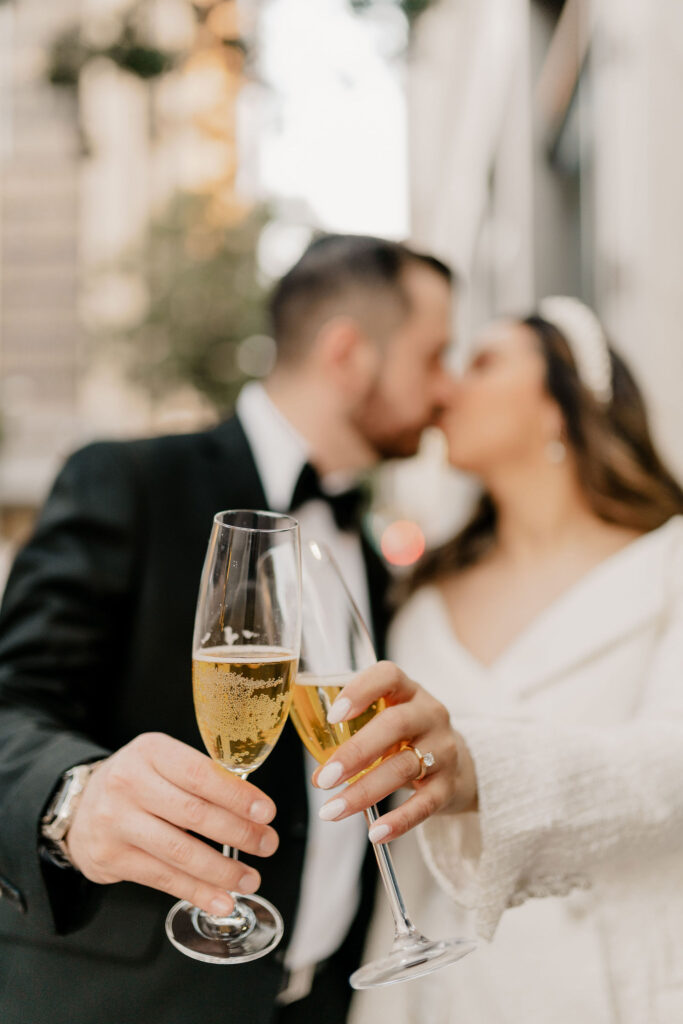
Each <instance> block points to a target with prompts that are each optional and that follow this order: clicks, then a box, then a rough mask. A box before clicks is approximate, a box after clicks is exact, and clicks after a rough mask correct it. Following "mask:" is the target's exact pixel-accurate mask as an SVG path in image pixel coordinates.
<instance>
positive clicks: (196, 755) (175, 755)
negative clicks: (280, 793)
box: [130, 733, 277, 824]
mask: <svg viewBox="0 0 683 1024" xmlns="http://www.w3.org/2000/svg"><path fill="white" fill-rule="evenodd" d="M133 745H138V746H139V748H140V750H141V751H142V752H143V753H144V756H145V757H147V758H148V759H149V760H150V761H151V764H152V766H153V767H154V768H155V769H156V771H157V772H158V773H159V774H160V775H161V776H163V777H164V778H165V779H167V780H168V781H169V782H172V783H173V784H174V785H175V786H177V787H178V788H179V789H182V790H185V791H186V792H188V793H193V794H194V795H195V796H201V797H203V798H204V799H205V800H208V801H209V803H212V804H217V805H218V806H219V807H224V808H225V809H226V810H228V811H232V813H233V814H237V815H238V816H239V817H241V818H249V819H250V820H251V821H255V822H257V823H260V824H267V823H268V822H270V821H272V820H273V818H274V817H275V813H276V810H277V808H276V807H275V804H274V803H273V801H272V800H271V799H270V797H269V796H267V795H266V794H265V793H264V792H263V790H261V789H259V788H258V787H257V786H254V785H253V784H252V783H251V782H247V781H246V780H245V779H239V778H237V777H236V776H235V775H231V774H230V772H228V771H227V770H226V769H225V768H223V767H222V766H221V765H219V764H217V763H216V762H215V761H212V760H211V758H210V757H207V755H206V754H202V753H200V752H199V751H198V750H195V749H194V748H193V747H189V746H187V744H185V743H181V742H180V741H179V740H175V739H173V738H172V737H171V736H166V735H164V734H163V733H145V734H144V735H142V736H138V737H137V739H135V740H133V741H132V744H130V746H133Z"/></svg>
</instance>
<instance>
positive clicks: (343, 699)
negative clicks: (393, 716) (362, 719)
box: [328, 661, 417, 723]
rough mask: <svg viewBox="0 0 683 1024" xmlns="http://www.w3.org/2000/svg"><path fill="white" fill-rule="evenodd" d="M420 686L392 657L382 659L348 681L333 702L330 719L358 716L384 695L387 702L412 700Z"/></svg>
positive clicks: (346, 719)
mask: <svg viewBox="0 0 683 1024" xmlns="http://www.w3.org/2000/svg"><path fill="white" fill-rule="evenodd" d="M416 689H417V684H416V683H414V682H413V681H412V679H409V678H408V676H407V675H406V674H405V672H402V671H401V669H400V668H399V667H398V666H397V665H394V664H393V662H391V661H379V662H377V664H376V665H373V666H372V667H371V668H368V669H366V670H365V671H364V672H359V673H358V675H357V676H356V678H355V679H353V680H352V681H351V682H350V683H347V684H346V686H345V687H344V689H343V691H342V693H341V694H340V695H339V697H337V699H336V701H335V702H334V704H333V705H332V708H331V711H330V714H329V716H328V721H330V722H332V723H337V722H345V721H348V719H349V718H356V717H357V716H358V715H360V713H361V712H362V711H365V710H366V709H367V708H369V707H370V705H371V704H374V703H375V701H377V700H379V699H380V697H383V698H384V699H385V700H386V702H387V704H398V703H400V702H401V701H405V700H410V698H411V697H412V696H413V694H414V693H415V691H416Z"/></svg>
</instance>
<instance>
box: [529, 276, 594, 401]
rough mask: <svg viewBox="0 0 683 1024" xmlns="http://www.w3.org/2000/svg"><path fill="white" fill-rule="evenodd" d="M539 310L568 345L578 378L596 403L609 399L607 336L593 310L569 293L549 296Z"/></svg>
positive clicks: (541, 303)
mask: <svg viewBox="0 0 683 1024" xmlns="http://www.w3.org/2000/svg"><path fill="white" fill-rule="evenodd" d="M538 313H539V316H540V317H541V318H542V319H543V320H547V321H548V323H550V324H552V325H553V327H557V329H558V330H559V331H560V332H561V334H562V335H563V336H564V338H565V339H566V341H567V344H568V345H569V348H570V350H571V353H572V356H573V357H574V362H575V363H576V368H577V371H578V374H579V378H580V380H581V382H582V384H584V385H585V386H586V387H587V388H588V390H589V391H591V392H592V393H593V395H594V396H595V398H597V400H598V401H599V402H602V403H607V402H609V401H610V400H611V398H612V367H611V362H610V356H609V349H608V347H607V338H606V337H605V332H604V331H603V329H602V324H601V323H600V321H599V320H598V318H597V316H596V315H595V313H594V312H593V310H592V309H589V308H588V306H586V305H584V303H583V302H581V301H579V299H574V298H571V297H570V296H568V295H550V296H548V298H546V299H542V300H541V302H540V303H539V304H538Z"/></svg>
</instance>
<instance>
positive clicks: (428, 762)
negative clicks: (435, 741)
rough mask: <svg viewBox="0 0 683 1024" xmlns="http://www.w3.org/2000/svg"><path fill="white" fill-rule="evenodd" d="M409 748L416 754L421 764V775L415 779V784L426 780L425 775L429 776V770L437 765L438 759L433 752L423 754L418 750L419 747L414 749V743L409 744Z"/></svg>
mask: <svg viewBox="0 0 683 1024" xmlns="http://www.w3.org/2000/svg"><path fill="white" fill-rule="evenodd" d="M407 746H408V749H410V750H412V752H413V753H414V754H415V756H416V757H417V759H418V761H419V762H420V774H419V775H417V776H416V777H415V778H414V779H413V782H420V780H421V779H424V777H425V775H426V774H427V769H428V768H433V767H434V765H435V764H436V758H435V757H434V755H433V754H432V752H431V750H428V751H427V752H426V753H424V754H423V753H422V751H421V750H418V748H417V747H414V746H413V745H412V743H409V744H408V745H407Z"/></svg>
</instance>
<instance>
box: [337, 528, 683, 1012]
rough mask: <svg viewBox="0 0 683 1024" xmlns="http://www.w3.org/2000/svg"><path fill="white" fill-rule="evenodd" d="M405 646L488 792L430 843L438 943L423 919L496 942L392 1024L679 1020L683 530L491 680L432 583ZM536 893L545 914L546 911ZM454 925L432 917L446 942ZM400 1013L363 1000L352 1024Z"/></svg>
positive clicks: (586, 594)
mask: <svg viewBox="0 0 683 1024" xmlns="http://www.w3.org/2000/svg"><path fill="white" fill-rule="evenodd" d="M392 645H393V649H392V656H393V657H394V658H395V660H397V661H398V662H399V664H401V665H402V667H404V668H405V669H406V670H407V671H408V672H409V673H411V674H413V673H414V672H415V671H416V670H417V671H418V672H420V671H421V676H420V677H419V679H418V681H419V682H421V683H422V684H423V685H424V686H425V687H426V688H428V689H431V690H432V691H433V692H434V693H435V694H436V695H437V696H438V697H439V699H440V700H442V701H443V702H444V703H446V704H447V706H449V708H450V709H451V711H452V718H453V722H454V725H455V726H456V728H457V729H458V730H459V731H460V732H461V733H462V734H463V736H464V737H465V740H466V742H467V744H468V746H469V748H470V751H471V753H472V756H473V759H474V762H475V766H476V770H477V777H478V784H479V811H478V812H477V813H473V814H465V815H453V814H448V813H444V814H440V815H437V816H435V817H434V818H432V819H431V820H430V821H429V822H427V823H426V824H425V825H424V826H423V828H422V829H421V830H420V832H421V835H420V848H421V850H422V853H423V856H424V859H425V860H426V862H427V864H428V865H429V868H430V869H431V872H432V875H433V877H434V879H435V882H433V883H431V886H432V889H434V888H435V887H436V886H438V888H437V889H436V892H434V891H432V892H431V893H430V892H429V891H428V890H427V891H425V892H423V894H422V897H421V898H420V902H421V906H420V907H418V908H417V909H416V910H415V911H414V916H415V917H416V918H417V919H418V923H420V924H422V925H423V927H425V928H427V927H428V926H429V924H430V921H429V920H428V921H425V920H424V919H423V918H420V915H419V913H418V912H417V911H418V910H424V909H425V908H427V909H428V908H429V907H430V906H432V907H438V905H439V900H438V892H439V891H440V892H441V893H442V894H443V893H447V894H448V896H450V897H452V899H453V900H454V901H455V902H456V903H457V904H460V905H461V906H465V907H469V908H472V911H473V913H472V914H471V915H470V917H469V918H461V921H462V922H467V923H466V925H465V926H466V927H469V928H473V927H476V929H477V930H478V932H479V934H480V935H481V936H482V937H483V938H484V939H485V940H493V941H492V944H491V946H490V947H487V945H486V943H484V944H483V945H482V947H481V948H480V950H479V951H477V952H476V953H474V954H473V955H472V956H471V957H469V958H468V959H467V960H465V961H463V962H462V964H461V965H458V966H457V967H453V968H449V969H448V971H447V972H446V971H444V972H441V974H442V975H443V977H440V976H439V975H434V976H432V977H433V978H434V979H437V980H433V981H432V980H430V979H429V978H428V979H425V980H424V982H415V983H412V984H411V985H409V986H405V987H402V988H404V992H403V993H402V994H403V999H402V1000H401V1001H400V1002H399V1001H396V1003H395V1005H394V1006H393V1008H392V1014H393V1017H394V1018H395V1022H394V1024H400V1022H401V1021H417V1020H418V1019H419V1020H421V1021H424V1020H429V1021H430V1024H431V1020H435V1021H436V1020H437V1019H438V1020H439V1021H441V1020H443V1021H444V1022H445V1021H448V1022H450V1021H453V1022H455V1021H456V1020H457V1021H462V1020H465V1019H466V1020H467V1024H479V1022H481V1024H484V1021H486V1024H502V1022H505V1024H513V1022H517V1021H519V1022H520V1024H530V1022H531V1021H532V1020H533V1021H536V1020H538V1021H539V1024H540V1022H541V1021H542V1022H543V1024H550V1022H553V1024H554V1022H562V1024H565V1022H566V1024H569V1022H570V1021H573V1020H575V1019H578V1017H577V1014H578V1013H579V1012H580V1013H581V1014H582V1015H583V1019H584V1020H586V1021H590V1022H591V1024H598V1022H599V1024H603V1022H605V1024H607V1022H610V1024H617V1022H618V1024H674V1022H676V1024H682V1022H683V520H682V519H681V518H680V517H677V518H676V519H674V520H671V521H670V522H669V523H668V524H667V525H666V526H664V527H662V528H660V529H659V530H657V531H654V532H653V533H651V534H649V535H647V536H645V537H643V538H641V539H640V540H638V541H636V542H634V543H633V544H631V545H630V546H629V547H628V548H626V549H625V550H624V551H622V552H620V553H619V554H617V555H615V556H613V557H612V558H610V559H608V560H607V561H606V562H604V563H603V564H602V565H601V566H599V567H598V568H597V569H595V570H593V571H592V572H591V573H590V574H589V575H588V576H587V577H585V578H584V579H583V580H582V581H580V583H579V584H577V585H576V586H575V587H573V588H572V589H571V590H570V591H569V592H567V594H565V595H564V596H563V597H561V598H560V599H559V600H557V601H556V602H554V603H553V605H551V606H550V607H549V608H548V609H546V611H545V612H544V613H543V614H542V615H541V616H540V617H539V618H538V620H537V621H536V622H535V623H534V624H533V625H532V627H531V628H530V629H528V630H526V631H525V633H524V634H523V635H522V636H521V637H520V638H519V639H518V640H517V641H515V642H514V643H513V644H512V645H511V647H510V648H508V650H507V651H505V652H504V653H503V655H502V657H501V658H499V659H498V660H497V661H496V663H495V664H494V665H493V666H492V667H491V668H488V669H487V668H484V666H482V665H480V664H479V663H477V662H476V661H475V659H474V658H472V656H471V655H469V654H468V653H467V652H466V651H465V649H464V648H463V647H462V645H460V644H459V643H458V641H457V639H456V638H455V637H454V636H453V635H452V633H451V632H450V631H449V629H448V626H447V620H446V615H445V609H444V607H443V605H442V603H441V598H440V596H439V594H438V593H437V591H435V590H433V589H429V588H428V589H426V590H424V591H422V592H420V593H419V594H418V595H416V597H415V598H414V599H413V600H412V602H411V603H410V604H409V606H407V607H406V608H405V609H404V610H403V612H402V613H401V615H400V616H399V619H398V621H397V623H396V625H395V627H394V630H393V640H392ZM425 650H428V651H429V652H430V653H429V655H428V657H427V661H426V662H425V656H424V652H425ZM428 673H429V677H428ZM401 842H407V840H399V841H397V843H396V844H395V846H396V847H397V851H396V852H397V853H399V848H400V844H401ZM414 870H419V868H417V869H414ZM407 881H408V882H409V883H410V879H408V880H407ZM423 881H424V880H423ZM409 887H410V886H409ZM577 890H583V895H580V894H579V895H578V896H577V895H576V893H577ZM569 893H574V895H573V896H571V897H569V898H567V896H568V894H569ZM530 897H550V899H546V900H545V901H543V903H544V904H546V909H545V910H544V908H543V907H539V910H538V911H537V910H535V909H534V904H535V903H537V901H533V900H532V901H531V902H530V903H529V902H527V901H529V900H530ZM557 897H564V898H563V899H557ZM380 899H381V897H380ZM441 900H442V901H443V895H442V897H441ZM522 904H526V905H525V906H522ZM515 907H519V909H518V910H509V909H508V908H515ZM577 908H578V909H577ZM539 911H540V912H539ZM442 914H443V910H442V909H441V908H440V909H439V910H438V912H437V911H434V912H433V913H432V918H433V919H434V924H435V926H437V927H441V928H443V927H444V919H443V917H442V916H439V915H442ZM508 915H510V921H509V922H508ZM380 917H381V914H380ZM437 917H438V921H437ZM456 920H457V918H456V917H453V921H456ZM503 925H504V926H505V927H503ZM499 926H500V936H499V935H498V934H497V929H499ZM449 927H450V925H449ZM461 927H462V925H461ZM577 928H580V929H582V931H581V932H580V939H579V940H578V941H576V935H578V934H579V932H576V929H577ZM506 929H507V932H506ZM381 930H382V929H381V927H380V926H379V925H378V928H377V929H376V931H375V937H374V939H373V940H372V941H371V953H372V954H377V953H379V952H380V947H381V945H383V944H384V943H385V942H386V936H381V937H379V932H381ZM434 937H436V936H434ZM529 950H534V957H535V958H536V967H535V968H534V965H533V964H532V965H531V967H530V968H527V965H526V964H525V963H524V956H525V953H527V952H528V951H529ZM583 954H586V955H583ZM477 957H478V958H480V959H479V962H478V963H476V964H475V963H474V961H475V958H477ZM471 964H472V966H470V965H471ZM527 969H528V972H529V973H528V976H527V975H525V973H524V972H525V971H527ZM546 975H547V978H552V984H551V983H550V982H548V981H547V979H546ZM397 988H398V987H397ZM489 988H490V991H489ZM496 988H497V990H498V993H499V1002H498V1003H493V1002H491V1000H492V999H493V998H494V996H492V995H491V992H493V993H494V994H495V992H496ZM546 989H547V991H546ZM435 993H439V995H438V996H437V997H435ZM383 999H384V1000H385V1002H384V1003H383V1002H382V1000H383ZM388 1005H389V1004H388V1002H386V997H383V996H381V995H378V994H373V995H372V996H370V997H367V998H360V999H358V1001H357V1002H356V1005H355V1007H354V1017H353V1020H354V1024H356V1022H361V1021H365V1020H369V1018H370V1016H371V1015H373V1016H374V1017H375V1019H376V1014H377V1012H378V1011H379V1012H381V1011H382V1009H386V1008H387V1007H388ZM428 1005H429V1006H431V1011H430V1015H429V1016H428V1017H425V1016H424V1012H425V1007H426V1006H428ZM579 1005H580V1007H581V1010H580V1011H579V1010H578V1009H577V1008H576V1007H578V1006H579ZM492 1006H495V1008H494V1009H492V1008H491V1007H492ZM464 1010H466V1011H467V1015H466V1017H463V1015H462V1014H463V1011H464ZM480 1011H481V1015H478V1014H479V1012H480Z"/></svg>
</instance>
